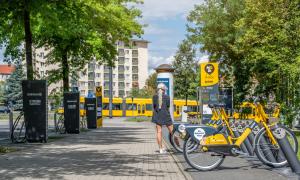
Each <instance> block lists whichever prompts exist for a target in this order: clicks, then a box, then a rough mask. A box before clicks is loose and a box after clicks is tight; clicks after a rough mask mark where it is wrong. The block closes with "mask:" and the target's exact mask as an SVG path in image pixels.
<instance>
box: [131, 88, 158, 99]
mask: <svg viewBox="0 0 300 180" xmlns="http://www.w3.org/2000/svg"><path fill="white" fill-rule="evenodd" d="M153 95H154V93H153V90H152V89H149V88H147V87H144V88H143V89H139V88H132V89H131V91H130V95H129V96H130V97H134V98H151V97H152V96H153Z"/></svg>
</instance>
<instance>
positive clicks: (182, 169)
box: [162, 136, 193, 180]
mask: <svg viewBox="0 0 300 180" xmlns="http://www.w3.org/2000/svg"><path fill="white" fill-rule="evenodd" d="M162 140H163V143H164V145H165V146H166V147H167V148H168V149H169V150H171V147H170V145H169V144H168V143H167V142H166V140H165V138H164V136H163V138H162ZM168 153H169V154H170V155H171V157H172V158H173V160H174V161H175V163H176V165H177V166H178V168H179V170H180V172H181V173H182V174H183V176H184V177H185V179H186V180H193V178H192V176H191V175H190V174H189V173H187V172H186V171H185V170H184V167H183V166H182V164H181V163H180V161H179V159H178V158H177V157H176V155H174V154H173V153H171V152H170V151H169V152H168Z"/></svg>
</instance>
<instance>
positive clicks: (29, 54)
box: [24, 0, 33, 80]
mask: <svg viewBox="0 0 300 180" xmlns="http://www.w3.org/2000/svg"><path fill="white" fill-rule="evenodd" d="M24 29H25V53H26V68H27V79H28V80H33V66H32V33H31V29H30V11H29V0H24Z"/></svg>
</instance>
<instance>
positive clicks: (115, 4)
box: [37, 0, 142, 91]
mask: <svg viewBox="0 0 300 180" xmlns="http://www.w3.org/2000/svg"><path fill="white" fill-rule="evenodd" d="M128 2H138V1H135V0H132V1H127V0H121V1H116V0H109V1H105V2H102V1H98V0H87V1H80V0H76V1H54V2H52V3H50V4H48V5H47V6H44V7H43V9H44V11H46V12H47V13H43V14H41V16H39V18H38V21H39V22H40V24H43V25H44V26H39V27H38V29H37V32H38V47H41V46H43V47H47V48H48V49H49V50H50V54H49V55H48V63H49V64H53V63H55V64H57V63H58V64H59V66H60V68H59V69H57V70H53V71H51V72H49V74H50V79H49V80H50V82H53V81H54V82H55V81H58V80H61V79H62V80H63V87H64V88H63V89H64V91H68V90H69V76H70V75H73V74H76V73H77V72H78V71H79V70H80V69H82V68H83V66H84V65H85V64H86V63H88V62H89V61H91V60H94V59H96V60H97V61H99V62H100V63H103V62H106V63H108V64H109V65H110V66H113V65H114V60H115V57H116V55H117V51H116V47H115V43H116V42H117V41H119V40H120V41H126V42H128V41H129V39H130V38H131V37H132V36H133V35H136V36H139V35H141V33H142V27H141V25H140V24H139V23H138V22H137V20H136V18H137V17H139V16H140V11H139V10H137V9H135V8H133V7H128V6H127V5H126V4H127V3H128ZM74 72H75V73H74Z"/></svg>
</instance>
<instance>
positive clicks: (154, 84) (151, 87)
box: [145, 72, 157, 94]
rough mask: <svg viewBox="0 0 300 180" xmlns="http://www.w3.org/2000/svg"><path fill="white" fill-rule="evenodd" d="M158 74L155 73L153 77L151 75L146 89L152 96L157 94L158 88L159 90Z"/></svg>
mask: <svg viewBox="0 0 300 180" xmlns="http://www.w3.org/2000/svg"><path fill="white" fill-rule="evenodd" d="M156 81H157V73H156V72H154V73H152V74H151V75H149V77H148V78H147V80H146V87H145V88H146V89H148V91H149V92H150V93H151V94H155V91H156V88H157V82H156Z"/></svg>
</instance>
